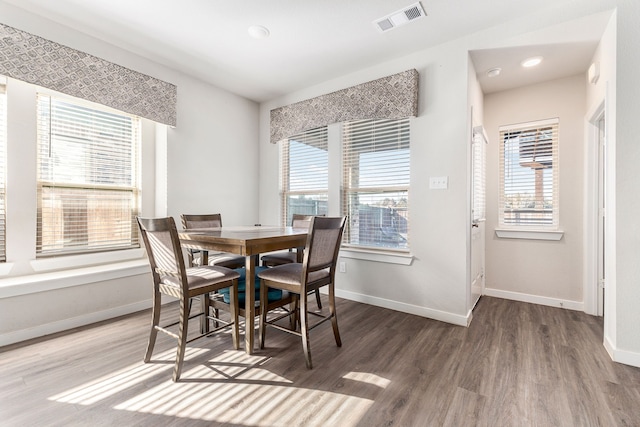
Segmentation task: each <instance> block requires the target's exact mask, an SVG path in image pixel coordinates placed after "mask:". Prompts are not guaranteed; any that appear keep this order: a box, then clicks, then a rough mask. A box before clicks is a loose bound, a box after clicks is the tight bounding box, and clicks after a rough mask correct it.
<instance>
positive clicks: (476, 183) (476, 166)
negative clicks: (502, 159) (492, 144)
mask: <svg viewBox="0 0 640 427" xmlns="http://www.w3.org/2000/svg"><path fill="white" fill-rule="evenodd" d="M472 153H473V154H472V155H473V207H472V208H473V215H472V217H473V218H472V219H473V222H474V223H475V222H479V221H484V220H485V219H486V211H487V209H486V205H487V204H486V193H487V184H486V182H487V179H486V175H487V173H486V165H487V138H486V136H485V133H484V128H483V127H482V126H478V127H477V128H474V130H473V144H472Z"/></svg>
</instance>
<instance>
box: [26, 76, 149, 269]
mask: <svg viewBox="0 0 640 427" xmlns="http://www.w3.org/2000/svg"><path fill="white" fill-rule="evenodd" d="M40 97H46V98H48V99H49V100H56V101H60V102H63V103H67V104H71V105H73V106H76V107H79V108H82V109H87V110H95V111H98V112H100V113H105V114H110V115H118V116H123V117H128V118H129V119H131V130H132V137H133V138H134V139H135V141H134V145H133V147H131V148H132V150H131V156H132V158H131V167H132V168H134V169H133V170H132V171H131V176H132V182H131V184H132V185H131V186H123V185H110V184H105V185H103V184H96V183H93V184H92V183H90V182H84V183H80V184H77V183H72V182H64V181H58V180H50V181H47V180H42V179H41V176H40V173H41V172H40V144H41V142H40V136H39V135H37V138H38V140H37V142H36V147H37V148H36V149H37V156H36V173H37V176H36V185H37V190H36V198H37V201H38V208H37V212H36V214H37V223H36V227H37V228H36V248H35V260H31V261H30V263H31V264H32V267H33V268H34V270H35V271H38V268H39V267H38V266H39V265H40V264H42V265H47V264H48V263H47V262H45V261H43V260H46V259H48V258H54V259H59V258H60V257H69V258H70V259H76V260H82V259H83V256H88V257H87V258H86V259H91V255H93V256H96V255H98V256H99V255H100V254H108V253H110V252H127V251H135V250H139V248H140V247H141V242H140V240H139V238H138V228H137V223H136V221H135V217H136V216H138V215H140V212H141V205H142V200H141V193H142V189H141V186H142V179H141V178H142V170H141V169H142V145H143V141H142V120H141V118H140V117H138V116H135V115H132V114H129V113H126V112H124V111H120V110H116V109H114V108H111V107H108V106H105V105H101V104H96V103H93V102H90V101H87V100H84V99H79V98H75V97H72V96H68V95H64V94H60V93H57V92H54V91H50V90H47V89H44V88H41V87H37V89H36V98H37V101H36V111H37V112H38V111H39V108H40V107H39V103H40ZM49 105H51V103H50V104H49ZM37 115H38V119H37V129H39V126H40V118H39V113H37ZM38 132H39V130H37V131H36V133H37V134H38ZM47 188H52V189H69V190H73V189H79V190H88V191H92V190H93V191H95V190H100V191H112V192H126V193H131V195H132V198H133V201H134V206H133V210H132V212H131V233H132V237H131V242H130V243H131V244H129V245H123V246H117V245H112V246H107V247H102V246H100V247H97V248H93V249H92V248H90V247H85V248H84V249H80V250H76V249H74V248H73V247H71V250H69V249H68V248H62V249H59V250H58V249H56V250H51V251H46V252H43V251H42V250H41V245H42V237H41V234H40V233H41V227H42V223H41V217H42V206H41V204H42V200H43V197H44V196H43V194H44V190H45V189H47ZM129 253H130V254H131V252H129ZM111 258H112V257H109V259H111ZM131 258H132V256H131V255H128V256H126V255H125V256H124V257H119V256H117V257H115V259H131ZM133 258H135V256H134V257H133ZM38 261H42V262H38ZM90 263H91V261H89V262H87V261H80V262H79V264H78V263H76V264H70V265H69V268H71V266H72V265H76V266H78V265H80V266H82V265H87V264H90ZM46 270H47V269H45V271H46Z"/></svg>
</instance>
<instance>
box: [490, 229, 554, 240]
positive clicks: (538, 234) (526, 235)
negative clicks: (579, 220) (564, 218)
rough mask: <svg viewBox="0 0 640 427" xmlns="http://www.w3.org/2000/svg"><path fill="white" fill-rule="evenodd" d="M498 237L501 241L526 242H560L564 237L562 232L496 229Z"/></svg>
mask: <svg viewBox="0 0 640 427" xmlns="http://www.w3.org/2000/svg"><path fill="white" fill-rule="evenodd" d="M495 231H496V236H498V237H499V238H501V239H524V240H555V241H558V240H560V239H562V236H564V231H561V230H509V229H504V228H500V229H498V228H496V229H495Z"/></svg>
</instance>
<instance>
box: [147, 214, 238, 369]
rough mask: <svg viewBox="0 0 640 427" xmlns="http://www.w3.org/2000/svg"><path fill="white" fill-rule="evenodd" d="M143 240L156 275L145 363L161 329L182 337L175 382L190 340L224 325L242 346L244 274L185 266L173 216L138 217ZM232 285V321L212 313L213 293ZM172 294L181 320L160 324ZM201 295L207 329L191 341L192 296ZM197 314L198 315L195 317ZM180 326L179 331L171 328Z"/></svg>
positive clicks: (229, 306)
mask: <svg viewBox="0 0 640 427" xmlns="http://www.w3.org/2000/svg"><path fill="white" fill-rule="evenodd" d="M137 219H138V225H139V226H140V233H141V235H142V240H143V241H144V245H145V247H146V250H147V256H148V257H149V264H150V265H151V275H152V277H153V310H152V317H151V333H150V335H149V343H148V345H147V352H146V354H145V356H144V362H145V363H148V362H149V361H150V360H151V355H152V353H153V347H154V345H155V342H156V337H157V335H158V331H160V332H163V333H166V334H168V335H169V336H171V337H173V338H176V339H177V340H178V345H177V353H176V361H175V366H174V369H173V381H178V380H179V378H180V374H181V372H182V364H183V360H184V353H185V349H186V345H187V343H189V342H191V341H194V340H196V339H198V338H202V337H205V336H209V335H211V334H213V333H214V332H217V331H219V330H221V329H223V328H227V327H231V335H232V341H233V347H234V348H235V349H236V350H237V349H238V348H239V338H238V310H237V307H238V302H237V295H238V278H239V277H240V275H239V274H238V273H237V272H236V271H233V270H231V269H228V268H225V267H218V266H208V265H205V266H196V267H189V268H187V267H185V262H184V258H183V254H182V248H181V246H180V239H179V238H178V230H177V229H176V224H175V221H174V220H173V218H172V217H168V218H139V217H138V218H137ZM224 288H229V299H230V303H229V304H228V310H229V312H230V314H231V319H230V321H229V322H227V321H224V320H222V319H219V318H213V317H212V316H210V310H209V306H210V302H209V294H210V293H211V292H216V291H220V290H221V289H224ZM162 294H164V295H169V296H172V297H174V298H178V300H179V301H180V312H179V318H178V321H177V322H173V323H169V324H166V325H163V326H160V311H161V296H162ZM195 297H201V298H202V301H203V304H202V307H203V310H202V311H201V313H199V314H198V315H197V316H204V318H205V319H206V321H205V322H204V324H205V325H206V326H205V327H204V331H201V333H200V334H199V335H197V336H196V337H193V338H191V339H189V340H187V332H188V326H189V319H190V316H189V308H190V301H191V298H195ZM193 317H196V316H193ZM209 320H215V322H216V323H215V325H216V327H214V329H212V330H209ZM176 325H178V333H177V334H176V333H175V332H173V331H172V330H170V329H169V328H171V327H173V326H176Z"/></svg>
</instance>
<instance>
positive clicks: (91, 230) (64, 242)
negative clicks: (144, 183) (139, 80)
mask: <svg viewBox="0 0 640 427" xmlns="http://www.w3.org/2000/svg"><path fill="white" fill-rule="evenodd" d="M37 114H38V129H37V133H38V221H37V245H36V246H37V247H36V256H38V257H42V256H50V255H60V254H76V253H88V252H98V251H106V250H115V249H128V248H134V247H139V243H138V231H137V227H136V221H135V217H136V216H137V215H138V211H139V208H138V206H139V185H138V181H139V178H138V161H139V160H138V153H139V145H140V142H139V141H140V133H139V128H140V123H139V119H138V118H137V117H134V116H130V115H126V114H122V113H117V112H113V111H111V110H106V109H104V110H102V109H96V108H95V107H93V106H87V105H86V104H83V103H76V102H72V101H69V100H66V99H57V98H54V97H51V96H48V95H43V94H39V95H38V113H37Z"/></svg>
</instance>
